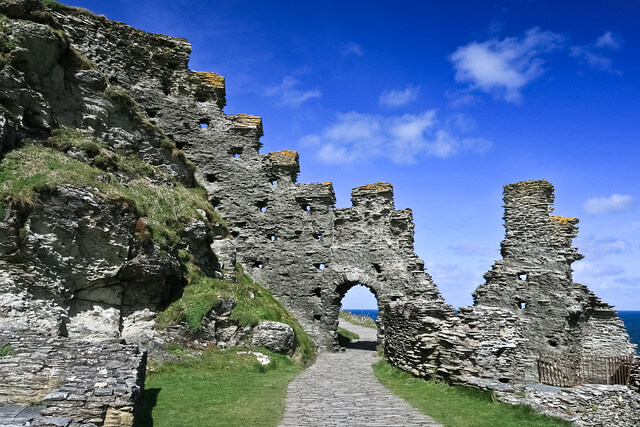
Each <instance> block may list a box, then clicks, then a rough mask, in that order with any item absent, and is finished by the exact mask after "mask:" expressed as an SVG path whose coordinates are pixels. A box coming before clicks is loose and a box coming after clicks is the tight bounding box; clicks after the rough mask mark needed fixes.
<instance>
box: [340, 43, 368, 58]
mask: <svg viewBox="0 0 640 427" xmlns="http://www.w3.org/2000/svg"><path fill="white" fill-rule="evenodd" d="M340 54H341V55H342V56H350V55H354V56H362V55H363V54H364V50H362V46H360V45H359V44H357V43H354V42H349V43H343V45H342V48H341V49H340Z"/></svg>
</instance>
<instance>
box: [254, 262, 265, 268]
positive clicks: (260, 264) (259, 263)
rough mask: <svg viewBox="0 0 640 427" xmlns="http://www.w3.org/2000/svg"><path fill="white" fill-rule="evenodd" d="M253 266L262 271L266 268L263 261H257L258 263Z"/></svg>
mask: <svg viewBox="0 0 640 427" xmlns="http://www.w3.org/2000/svg"><path fill="white" fill-rule="evenodd" d="M253 266H254V267H255V268H260V269H262V268H263V267H264V264H263V262H262V261H256V262H255V263H254V264H253Z"/></svg>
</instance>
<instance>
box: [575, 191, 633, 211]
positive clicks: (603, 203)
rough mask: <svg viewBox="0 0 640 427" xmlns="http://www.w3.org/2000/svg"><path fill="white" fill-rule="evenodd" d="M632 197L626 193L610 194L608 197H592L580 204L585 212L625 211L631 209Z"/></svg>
mask: <svg viewBox="0 0 640 427" xmlns="http://www.w3.org/2000/svg"><path fill="white" fill-rule="evenodd" d="M633 205H634V200H633V197H631V196H629V195H626V194H612V195H611V196H609V197H593V198H591V199H588V200H586V201H585V202H584V203H583V204H582V209H584V210H585V212H587V213H590V214H593V215H605V214H611V213H617V212H625V211H629V210H631V209H633Z"/></svg>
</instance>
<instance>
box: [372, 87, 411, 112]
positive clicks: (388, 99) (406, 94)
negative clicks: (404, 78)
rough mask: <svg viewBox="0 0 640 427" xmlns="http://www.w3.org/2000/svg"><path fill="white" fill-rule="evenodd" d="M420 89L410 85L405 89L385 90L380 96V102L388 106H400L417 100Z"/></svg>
mask: <svg viewBox="0 0 640 427" xmlns="http://www.w3.org/2000/svg"><path fill="white" fill-rule="evenodd" d="M419 90H420V89H419V88H418V87H414V86H409V87H407V88H406V89H404V90H395V89H391V90H385V91H384V92H382V94H381V95H380V98H378V103H379V104H380V105H384V106H387V107H399V106H401V105H405V104H408V103H410V102H413V101H415V100H416V98H417V97H418V91H419Z"/></svg>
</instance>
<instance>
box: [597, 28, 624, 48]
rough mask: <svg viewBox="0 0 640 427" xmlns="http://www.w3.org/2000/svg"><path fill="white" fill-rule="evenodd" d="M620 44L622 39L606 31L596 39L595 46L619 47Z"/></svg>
mask: <svg viewBox="0 0 640 427" xmlns="http://www.w3.org/2000/svg"><path fill="white" fill-rule="evenodd" d="M621 46H622V39H620V38H619V37H617V36H615V35H613V34H612V33H611V31H607V32H606V33H604V34H603V35H601V36H600V37H598V40H596V43H595V47H599V48H608V49H620V47H621Z"/></svg>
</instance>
